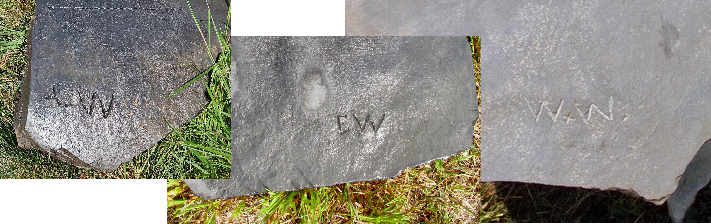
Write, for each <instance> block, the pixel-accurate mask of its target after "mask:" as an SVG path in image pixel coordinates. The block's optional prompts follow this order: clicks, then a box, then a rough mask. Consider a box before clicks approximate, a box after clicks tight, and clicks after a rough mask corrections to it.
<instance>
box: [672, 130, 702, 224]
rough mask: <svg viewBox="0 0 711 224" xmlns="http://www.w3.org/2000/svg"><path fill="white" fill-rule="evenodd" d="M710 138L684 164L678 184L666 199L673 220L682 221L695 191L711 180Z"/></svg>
mask: <svg viewBox="0 0 711 224" xmlns="http://www.w3.org/2000/svg"><path fill="white" fill-rule="evenodd" d="M709 170H711V139H709V140H706V142H705V143H704V145H703V146H701V149H700V150H699V152H698V153H696V156H694V159H693V160H691V163H689V165H687V166H686V171H684V175H682V176H681V179H680V180H679V186H678V187H677V188H676V190H675V191H674V193H673V194H672V195H671V196H669V200H667V207H668V208H669V214H670V215H671V217H672V220H673V221H674V222H682V221H683V219H684V216H685V215H686V211H687V210H688V209H689V207H691V205H692V204H694V200H695V199H696V192H699V191H700V190H701V189H703V188H704V187H706V185H708V184H709V180H711V172H709Z"/></svg>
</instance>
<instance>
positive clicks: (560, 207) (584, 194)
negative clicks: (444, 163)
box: [482, 182, 711, 222]
mask: <svg viewBox="0 0 711 224" xmlns="http://www.w3.org/2000/svg"><path fill="white" fill-rule="evenodd" d="M483 185H484V187H482V201H483V202H482V203H483V204H485V205H484V206H482V209H483V210H482V213H486V214H496V215H490V216H489V217H487V218H486V219H483V220H482V222H670V221H671V218H670V217H669V214H668V210H667V206H666V204H663V205H654V204H652V203H649V202H646V201H644V200H643V199H641V198H637V197H633V196H630V195H627V194H624V193H621V192H618V191H600V190H592V189H582V188H573V187H559V186H548V185H541V184H527V183H508V182H502V183H485V184H483ZM484 201H488V203H486V202H484ZM684 221H685V222H711V185H710V186H707V187H706V188H704V189H702V190H701V191H700V192H699V194H698V195H697V197H696V202H695V203H694V205H693V206H692V207H691V208H690V210H689V212H687V216H686V219H685V220H684Z"/></svg>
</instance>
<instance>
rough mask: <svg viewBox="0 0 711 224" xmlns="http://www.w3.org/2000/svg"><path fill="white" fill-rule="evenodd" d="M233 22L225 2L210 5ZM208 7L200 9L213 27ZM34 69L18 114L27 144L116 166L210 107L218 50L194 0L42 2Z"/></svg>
mask: <svg viewBox="0 0 711 224" xmlns="http://www.w3.org/2000/svg"><path fill="white" fill-rule="evenodd" d="M209 7H210V9H211V10H212V16H213V17H214V18H215V20H216V21H217V22H218V23H219V22H223V23H224V21H225V20H226V18H227V13H228V12H227V5H226V3H225V2H224V1H209ZM207 8H208V7H207V5H206V2H205V1H193V2H192V9H193V10H194V11H195V15H196V17H197V18H198V20H199V21H201V23H202V26H203V32H205V35H206V38H207V35H208V32H209V31H210V30H207V29H206V28H205V26H206V21H207ZM35 15H36V18H35V20H34V27H33V28H32V37H31V56H30V59H31V60H30V65H29V66H28V67H29V69H30V70H29V72H28V73H27V74H28V75H27V77H26V78H25V79H24V81H23V86H22V91H21V93H20V94H21V99H20V103H19V105H18V111H17V112H16V116H15V129H16V133H17V136H18V143H19V145H20V146H21V147H24V148H33V147H39V148H40V149H42V150H45V151H49V152H50V154H51V155H53V156H57V157H59V158H61V159H64V160H67V161H69V162H71V163H73V164H75V165H77V166H83V167H94V168H98V169H101V170H105V171H112V170H115V169H116V168H117V167H118V166H119V165H120V164H121V163H123V162H126V161H129V160H131V159H132V158H133V157H134V156H136V155H138V154H139V153H141V152H143V151H144V150H146V149H148V148H150V147H151V146H153V145H154V144H155V143H156V142H158V141H159V140H160V139H162V138H163V137H165V136H166V135H167V134H168V133H170V132H171V128H170V127H169V125H168V124H170V125H171V126H173V127H179V126H180V125H182V124H183V123H185V122H186V121H188V120H189V119H190V118H192V117H194V116H195V115H196V114H197V113H199V112H200V111H201V110H202V105H204V104H206V103H207V102H206V101H207V99H206V97H205V93H204V87H203V86H202V83H201V82H199V81H198V82H195V83H194V84H191V85H190V86H188V87H187V88H185V89H183V90H182V91H181V92H179V93H178V94H176V95H175V96H173V97H171V98H170V99H166V98H168V96H169V95H170V94H171V93H172V92H174V91H176V90H178V88H180V87H181V86H182V85H183V84H185V83H187V82H188V81H189V80H190V79H192V78H193V77H195V76H196V72H195V69H206V68H208V67H209V66H210V65H211V64H212V62H213V61H214V58H215V57H216V56H217V53H218V52H219V50H220V48H219V45H217V44H216V41H215V36H214V35H215V34H214V32H212V42H213V44H212V45H211V46H210V49H209V51H210V52H211V55H209V54H208V49H207V46H206V44H205V42H204V41H203V37H202V36H201V35H200V32H199V31H198V29H197V26H196V25H195V22H194V20H193V18H192V16H191V13H190V9H189V8H188V5H187V3H186V2H185V1H168V0H155V1H147V2H136V1H127V0H122V1H98V2H97V1H82V0H73V1H37V7H36V13H35Z"/></svg>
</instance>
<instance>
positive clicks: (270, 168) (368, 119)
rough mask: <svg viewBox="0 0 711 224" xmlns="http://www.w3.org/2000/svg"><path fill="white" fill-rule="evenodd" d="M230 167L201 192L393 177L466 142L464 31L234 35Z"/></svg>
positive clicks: (470, 83) (201, 184) (196, 184)
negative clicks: (416, 34)
mask: <svg viewBox="0 0 711 224" xmlns="http://www.w3.org/2000/svg"><path fill="white" fill-rule="evenodd" d="M232 52H233V55H232V61H233V63H235V64H233V65H232V67H233V69H232V90H233V91H235V92H234V93H233V95H232V107H233V108H232V113H233V114H232V130H233V132H232V133H233V134H232V154H233V155H234V156H233V157H232V177H231V179H230V180H186V183H187V184H188V185H189V186H190V188H191V189H192V191H193V192H195V193H196V194H197V195H199V196H201V197H203V198H206V199H213V198H228V197H236V196H242V195H252V194H258V193H264V192H266V189H269V190H271V191H289V190H296V189H302V188H311V187H319V186H327V185H333V184H339V183H345V182H353V181H362V180H373V179H383V178H389V177H394V176H396V175H398V174H399V173H400V171H402V170H404V169H406V168H408V167H413V166H417V165H419V164H422V163H425V162H428V161H431V160H434V159H439V158H444V157H448V156H451V155H453V154H456V153H457V152H459V151H462V150H466V149H468V148H469V147H471V145H472V134H473V123H474V121H475V119H476V118H477V116H478V113H477V101H476V100H477V99H476V87H475V81H474V68H473V61H472V56H471V48H470V46H469V44H468V43H467V39H466V38H465V37H233V38H232Z"/></svg>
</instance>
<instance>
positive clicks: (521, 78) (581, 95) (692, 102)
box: [474, 0, 711, 204]
mask: <svg viewBox="0 0 711 224" xmlns="http://www.w3.org/2000/svg"><path fill="white" fill-rule="evenodd" d="M489 3H490V4H487V6H486V7H483V6H482V7H483V8H480V9H479V10H478V12H474V13H476V14H482V15H486V16H487V17H486V18H487V24H486V26H485V27H483V30H482V33H484V34H485V35H483V37H482V52H484V57H483V58H482V68H483V69H484V70H483V71H482V73H483V74H489V75H483V76H482V93H481V96H482V109H483V111H482V113H483V114H482V130H481V132H482V139H481V142H482V146H481V149H482V172H481V173H482V180H483V181H519V182H532V183H542V184H550V185H564V186H577V187H584V188H599V189H620V190H624V191H627V192H630V193H632V194H634V195H638V196H641V197H644V198H646V199H647V200H649V201H651V202H654V203H657V204H661V203H663V202H664V201H665V200H666V199H667V198H668V197H669V196H670V195H671V194H672V192H674V191H675V190H676V189H677V186H678V185H679V181H680V179H682V178H681V176H682V174H683V173H684V172H685V170H687V165H688V164H690V162H691V161H692V158H694V156H695V155H696V154H697V152H699V149H700V148H701V146H702V144H703V143H704V142H705V141H707V140H708V139H709V138H711V116H710V114H711V113H710V112H711V104H710V103H709V96H711V75H710V74H709V71H711V63H709V62H711V14H709V13H708V10H707V9H709V8H711V2H709V1H684V2H679V1H661V0H660V1H624V2H623V1H582V0H580V1H553V2H551V1H526V2H523V1H498V2H497V3H495V4H494V3H491V2H489ZM494 5H496V7H493V6H494ZM690 167H694V166H690ZM699 167H703V166H699ZM697 171H699V172H703V173H706V174H708V173H709V172H711V170H709V169H708V168H701V170H697ZM687 172H690V171H689V170H687ZM700 181H703V180H700ZM706 182H707V183H708V178H707V179H706ZM684 194H689V195H691V197H693V195H695V194H696V190H693V191H687V192H686V193H684Z"/></svg>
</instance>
